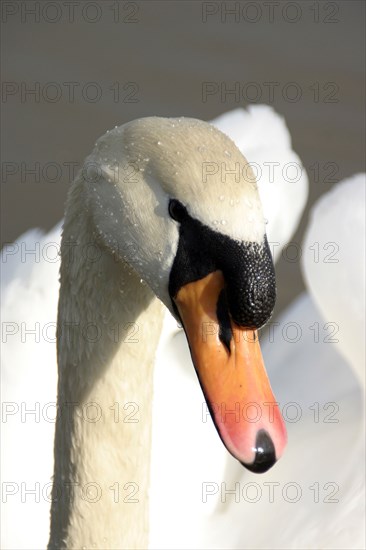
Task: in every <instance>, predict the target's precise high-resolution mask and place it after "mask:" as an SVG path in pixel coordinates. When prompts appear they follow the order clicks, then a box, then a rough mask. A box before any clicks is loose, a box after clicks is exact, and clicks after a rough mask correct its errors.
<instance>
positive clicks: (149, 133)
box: [84, 117, 286, 472]
mask: <svg viewBox="0 0 366 550" xmlns="http://www.w3.org/2000/svg"><path fill="white" fill-rule="evenodd" d="M84 185H85V186H86V196H87V203H88V210H89V212H90V213H91V216H92V220H93V224H94V226H95V228H96V231H97V233H98V234H99V237H100V238H101V239H102V240H103V242H104V243H105V245H106V246H107V247H108V248H109V249H110V250H111V251H112V252H113V254H115V255H117V257H119V258H120V259H121V260H123V261H124V262H127V263H128V264H129V265H130V266H132V268H133V269H134V270H135V271H136V272H137V274H138V275H139V276H140V277H141V278H142V279H144V280H145V281H146V282H147V284H148V285H149V286H150V288H151V289H152V290H153V292H154V293H155V294H156V296H157V297H158V298H159V299H160V300H161V301H162V302H163V303H164V304H165V306H166V307H167V308H168V309H169V310H170V312H171V313H172V315H173V316H175V318H176V319H177V320H179V321H180V322H181V323H182V325H183V328H184V330H185V333H186V336H187V339H188V343H189V347H190V350H191V355H192V360H193V363H194V366H195V369H196V372H197V375H198V378H199V381H200V384H201V387H202V389H203V392H204V395H205V398H206V401H207V404H208V407H209V409H210V411H211V414H212V417H213V420H214V423H215V426H216V428H217V430H218V433H219V435H220V437H221V439H222V440H223V442H224V444H225V445H226V447H227V448H228V450H229V451H230V452H231V453H232V454H233V455H234V456H235V457H236V458H238V460H240V462H242V463H243V464H244V465H245V466H246V467H247V468H249V469H250V470H252V471H256V472H262V471H266V470H267V469H268V468H269V467H271V466H272V465H273V464H274V463H275V462H276V460H277V459H278V458H279V457H280V456H281V454H282V452H283V449H284V446H285V444H286V431H285V427H284V423H283V420H282V417H281V415H280V413H279V410H278V407H277V405H276V402H275V398H274V397H273V394H272V391H271V388H270V384H269V381H268V378H267V376H266V372H265V368H264V365H263V361H262V356H261V352H260V348H259V343H258V334H257V329H259V328H260V327H261V326H263V325H264V324H265V323H266V322H267V321H268V319H269V317H270V315H271V313H272V311H273V308H274V303H275V292H276V289H275V277H274V268H273V263H272V258H271V254H270V251H269V247H268V243H267V239H266V233H265V220H264V217H263V212H262V207H261V203H260V199H259V195H258V190H257V185H256V183H255V178H254V175H253V173H252V172H251V169H250V166H249V165H248V163H247V161H246V159H245V158H244V157H243V155H242V153H241V152H240V151H239V150H238V149H237V147H236V146H235V144H234V143H233V142H232V141H231V140H230V139H229V138H228V137H227V136H226V135H224V134H223V133H221V132H220V131H219V130H217V129H216V128H214V127H213V126H211V125H210V124H208V123H205V122H202V121H199V120H195V119H191V118H177V119H175V118H170V119H165V118H158V117H149V118H143V119H139V120H136V121H133V122H130V123H127V124H125V125H123V126H121V127H118V128H115V129H114V130H112V131H110V132H108V133H107V134H105V135H104V136H103V137H101V138H100V139H99V140H98V141H97V143H96V145H95V149H94V151H93V152H92V154H91V155H90V156H89V157H88V158H87V160H86V163H85V167H84Z"/></svg>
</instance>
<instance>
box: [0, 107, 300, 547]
mask: <svg viewBox="0 0 366 550" xmlns="http://www.w3.org/2000/svg"><path fill="white" fill-rule="evenodd" d="M236 114H237V118H236V119H235V120H236V121H237V122H236V124H237V127H238V128H240V127H241V125H242V124H243V128H242V130H244V129H245V131H243V134H244V133H248V135H249V134H250V133H251V132H252V131H253V132H254V129H255V128H261V127H265V124H266V123H267V124H266V125H267V126H268V127H270V128H271V129H273V128H276V131H277V135H276V133H275V132H273V136H272V134H271V133H269V132H268V131H267V132H262V133H261V135H262V136H266V137H265V138H263V137H260V135H258V134H254V135H255V138H254V139H253V143H255V142H256V146H253V143H250V144H247V148H248V150H250V153H249V154H248V158H249V159H250V161H251V162H257V163H258V165H259V163H260V162H261V159H264V162H265V161H266V160H267V159H268V158H270V159H271V158H272V157H268V155H267V154H266V150H267V151H270V147H274V146H276V149H277V153H278V156H277V158H281V159H282V158H283V159H284V161H283V162H284V164H286V163H288V162H293V163H297V166H298V167H300V168H301V163H300V161H299V160H298V157H296V155H295V154H294V153H293V152H292V151H291V149H290V148H289V147H290V145H289V137H288V132H287V130H286V128H285V126H284V125H283V122H282V121H280V119H279V117H277V116H276V115H274V114H273V112H272V110H271V109H270V108H268V107H265V106H263V107H253V108H251V109H250V110H249V112H248V113H246V114H245V116H244V118H243V120H240V117H241V116H242V113H241V112H240V111H238V112H237V113H236ZM232 121H233V124H232V129H233V133H235V132H237V130H236V128H235V127H234V126H235V124H234V119H232ZM222 123H225V119H223V120H221V121H217V122H216V124H217V125H218V126H219V127H220V124H222ZM225 130H226V131H227V132H228V133H230V128H225ZM249 130H250V131H249ZM261 168H262V174H261V177H259V178H258V185H259V190H260V193H261V198H262V201H263V202H264V203H265V204H266V199H265V198H266V197H267V196H271V195H272V196H273V194H274V188H276V189H278V195H277V196H278V197H281V195H282V199H280V200H278V201H276V202H274V201H273V200H272V201H268V200H267V207H266V206H265V215H266V217H267V218H268V219H269V225H268V228H269V235H270V240H271V239H273V240H274V241H275V242H281V245H282V244H284V242H286V240H288V239H289V238H290V237H291V234H290V233H287V235H286V233H285V234H283V233H281V231H282V232H283V231H286V228H285V229H284V228H283V226H282V223H283V222H282V221H281V220H282V219H283V215H282V212H281V211H280V209H279V208H280V202H281V200H282V201H283V199H285V198H286V193H287V191H288V188H289V185H288V182H286V181H284V178H283V177H282V181H281V172H280V174H279V175H278V174H276V176H277V177H276V182H275V183H274V182H273V181H272V180H271V179H270V178H268V176H267V173H268V170H269V167H268V164H267V165H266V164H264V165H263V164H262V166H261ZM277 168H278V165H276V166H275V170H276V169H277ZM280 168H281V170H282V168H283V165H281V167H280ZM272 169H273V167H272ZM266 170H267V172H266ZM281 186H282V187H281ZM290 187H291V189H292V188H296V189H297V200H296V201H294V204H293V208H292V212H291V214H292V215H293V216H287V218H288V219H293V221H292V222H291V224H292V225H291V227H292V229H291V227H287V231H291V230H293V229H294V228H295V226H296V223H297V218H298V213H300V212H301V210H302V208H303V205H304V202H305V200H306V188H307V180H306V174H305V172H303V173H302V174H301V178H300V179H298V181H296V182H295V183H294V184H293V185H292V186H290ZM272 189H273V190H272ZM271 231H272V235H273V236H272V237H271ZM58 232H59V230H58V229H56V230H55V232H54V233H53V234H50V235H49V236H48V237H47V238H44V240H43V241H41V246H40V250H45V249H47V252H46V254H48V251H49V247H48V245H49V243H52V242H55V243H57V242H58V239H59V237H58ZM282 235H284V236H282ZM27 237H28V239H29V241H30V242H31V241H32V240H33V241H36V240H39V238H38V235H35V234H28V235H27ZM23 241H24V239H23ZM23 244H24V242H23ZM46 245H47V246H46ZM24 248H25V249H26V247H24ZM277 251H278V248H277V249H275V250H274V252H275V253H276V252H277ZM51 256H52V247H51ZM8 259H9V257H8ZM10 259H11V256H10ZM7 267H9V264H8V266H7ZM22 267H23V268H24V267H27V264H26V265H25V266H24V265H23V266H22V265H16V266H13V268H14V270H15V272H16V274H15V276H14V278H13V281H12V283H13V284H12V285H11V286H12V287H13V289H12V290H13V292H14V293H17V294H18V295H19V280H22V279H21V278H22V276H23V275H24V273H21V271H22V269H21V268H22ZM57 267H58V265H57V263H56V262H55V263H50V261H49V262H45V261H43V263H42V262H40V265H35V267H34V270H33V273H34V274H35V275H36V276H37V280H38V281H39V283H38V286H39V290H37V289H34V290H35V295H36V296H39V304H40V303H41V302H42V301H43V300H44V299H45V292H47V298H46V300H45V301H46V302H48V303H49V312H47V310H45V312H44V317H43V318H40V319H39V318H38V317H36V319H37V320H40V324H41V326H42V327H44V326H46V325H47V323H49V324H50V325H51V324H52V322H53V320H54V313H53V311H54V309H55V296H56V291H55V289H57V276H56V272H57ZM37 269H38V272H37ZM41 269H42V271H43V272H44V273H45V275H44V277H46V280H47V281H49V282H52V285H49V287H48V288H45V287H44V284H43V281H44V277H43V278H42V271H40V270H41ZM8 272H9V270H8ZM23 272H24V270H23ZM33 277H34V275H33ZM17 283H18V286H17ZM20 286H21V285H20ZM27 292H29V290H28V289H27V288H25V289H24V290H23V294H24V296H25V297H27V296H26V295H27ZM13 296H14V294H13ZM27 299H28V302H29V297H27ZM14 302H15V300H14V298H13V303H14ZM23 302H25V300H23ZM8 304H9V300H8ZM10 304H11V305H12V302H11V300H10ZM33 307H39V306H38V305H37V304H36V305H35V304H33ZM39 309H42V308H41V307H40V308H39ZM9 310H10V311H12V314H13V316H10V318H11V319H14V315H16V313H17V312H18V310H17V311H16V312H14V309H13V310H11V308H8V312H9ZM23 314H24V311H23ZM30 315H31V314H30ZM8 318H9V317H8ZM15 318H16V317H15ZM10 328H11V327H10ZM50 328H51V330H52V327H50ZM9 330H10V329H9ZM19 336H20V335H19ZM47 338H48V343H49V344H50V345H49V346H48V349H46V348H47V346H44V345H43V346H40V345H39V344H38V345H37V346H33V347H34V350H38V349H39V351H41V354H42V355H41V357H43V359H44V360H45V365H47V362H49V364H50V365H52V364H53V363H54V359H53V347H52V336H50V335H49V334H48V335H47ZM9 340H10V342H9V343H10V344H11V338H10V337H9ZM28 340H29V339H28ZM28 340H27V345H28ZM13 342H14V337H13ZM9 347H10V349H11V351H14V348H15V347H16V346H14V345H13V346H11V345H10V346H9ZM31 348H32V344H31V345H30V347H29V345H28V349H31ZM19 351H20V348H19V346H18V353H19ZM38 353H39V352H38ZM41 362H42V361H40V363H41ZM38 367H40V365H38ZM12 374H13V375H14V377H13V382H14V385H13V388H14V390H15V388H16V386H17V384H19V382H18V376H17V373H16V372H13V373H12V372H11V371H10V372H9V371H7V377H8V378H9V377H11V376H12ZM45 374H46V376H48V377H49V378H51V379H52V378H54V373H53V371H52V370H51V371H50V370H47V369H46V370H45V371H44V373H43V376H44V375H45ZM32 377H33V373H32V374H30V376H28V380H29V387H30V386H31V382H32ZM10 386H11V384H10ZM49 386H51V384H50V385H49ZM192 387H193V386H192ZM27 389H28V388H27V387H25V388H24V390H25V391H24V390H23V395H22V398H21V401H23V402H24V403H25V404H26V403H27V396H28V401H29V395H28V394H27ZM37 390H38V392H39V393H38V401H39V403H41V404H47V403H49V402H50V398H49V397H47V396H50V393H49V390H48V387H47V382H46V383H45V384H44V386H42V384H39V387H38V388H37ZM16 393H17V392H16V390H15V393H14V394H16ZM14 394H13V395H14ZM9 396H10V399H8V401H11V396H12V394H11V391H10V392H9V393H8V397H9ZM17 397H18V398H19V392H18V394H17ZM51 399H52V395H51ZM35 400H36V398H35V399H34V401H35ZM51 404H52V401H51ZM123 405H124V403H121V406H122V407H123ZM51 410H52V412H54V411H53V409H51ZM52 412H51V413H50V408H47V409H46V410H45V411H44V410H41V418H42V415H43V416H45V417H46V418H45V420H46V421H45V422H43V427H48V428H49V432H50V433H51V432H52V429H53V424H52ZM129 412H130V409H128V410H127V412H126V413H124V415H125V416H126V415H127V413H129ZM13 414H14V413H13ZM186 414H187V415H188V414H189V411H187V413H186ZM9 420H12V412H11V411H10V412H9V411H8V421H9ZM6 427H9V428H11V426H10V424H9V426H7V425H6ZM37 427H38V428H41V426H40V425H38V426H37ZM23 428H27V430H23V434H22V435H23V436H24V440H23V441H24V442H25V446H24V448H25V449H27V448H28V449H31V448H32V444H33V440H34V435H33V436H32V437H31V436H30V434H29V424H28V425H27V426H25V425H24V426H23ZM39 431H40V430H39ZM42 433H43V432H42ZM18 435H19V433H18ZM155 435H156V434H155ZM21 437H22V436H21ZM35 437H37V436H35ZM158 439H159V434H158ZM182 439H183V437H182ZM160 440H161V438H160ZM209 441H210V442H211V443H212V444H213V439H212V440H211V439H209ZM27 443H28V444H27ZM15 444H18V445H19V440H18V441H17V442H15ZM215 444H217V445H218V446H217V450H219V449H220V452H221V455H220V460H225V458H224V457H225V454H224V453H223V452H222V449H221V447H220V446H219V444H218V443H217V436H216V434H215ZM165 447H166V442H165ZM153 451H154V445H153ZM155 454H156V453H155ZM182 454H183V456H184V453H182ZM153 455H154V452H153ZM203 456H204V455H203ZM40 458H41V459H42V460H39V463H38V464H33V466H32V468H33V470H35V471H37V467H39V470H38V472H39V476H37V475H36V476H35V477H32V478H31V479H35V480H37V479H41V480H42V479H44V477H42V474H41V473H42V469H41V468H40V465H42V463H43V461H45V462H47V458H46V456H43V455H42V456H41V457H40ZM153 458H154V456H153ZM213 458H214V457H211V456H210V460H212V459H213ZM201 460H202V462H203V460H204V459H203V458H202V459H201ZM153 463H154V460H153ZM205 463H206V465H207V459H206V460H205ZM17 466H18V469H19V470H20V469H23V471H24V464H23V465H19V464H18V465H17ZM155 467H156V461H155ZM155 477H158V476H155ZM26 478H27V476H25V479H26ZM15 479H17V478H15ZM23 479H24V478H23ZM153 479H154V466H153ZM15 485H16V486H14V487H10V488H9V495H8V506H9V505H10V506H11V505H12V499H11V497H12V493H11V491H12V490H14V493H16V491H17V488H18V489H19V487H18V486H17V485H18V484H15ZM19 485H20V483H19ZM121 487H123V486H122V485H121ZM41 488H42V487H41ZM155 494H156V491H155ZM18 496H19V491H18ZM47 496H48V495H47ZM122 496H125V495H122ZM178 500H179V499H178ZM188 502H189V501H188ZM35 504H37V506H35V509H37V510H38V508H40V507H42V504H43V506H44V502H43V503H42V497H41V502H37V503H35ZM46 506H47V502H46ZM206 508H207V507H206ZM15 509H17V504H15ZM18 509H19V506H18ZM27 509H28V510H29V498H28V499H27ZM154 513H155V514H156V510H155V512H154ZM37 515H39V514H37ZM27 516H28V518H29V519H28V521H30V522H32V523H34V522H35V521H37V518H34V517H32V514H30V515H29V514H26V516H25V518H24V520H25V523H26V521H27ZM29 532H31V529H29ZM17 535H18V537H19V538H18V541H21V540H22V533H21V532H19V530H18V532H17ZM29 539H30V534H29V533H27V536H26V541H27V545H29ZM12 540H14V533H13V539H12ZM13 544H14V543H13ZM23 544H24V543H23ZM43 544H44V543H43ZM20 545H21V542H19V543H17V542H15V544H14V547H20ZM8 546H9V545H8ZM39 546H40V544H39V543H38V547H39ZM35 547H37V543H35Z"/></svg>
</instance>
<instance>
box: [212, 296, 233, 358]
mask: <svg viewBox="0 0 366 550" xmlns="http://www.w3.org/2000/svg"><path fill="white" fill-rule="evenodd" d="M216 315H217V320H218V322H219V338H220V340H221V342H222V343H223V344H224V346H225V347H226V349H227V350H228V352H229V355H230V353H231V349H230V342H231V339H232V337H233V331H232V328H231V323H230V316H229V308H228V304H227V299H226V292H225V289H222V290H221V292H220V294H219V299H218V300H217V306H216Z"/></svg>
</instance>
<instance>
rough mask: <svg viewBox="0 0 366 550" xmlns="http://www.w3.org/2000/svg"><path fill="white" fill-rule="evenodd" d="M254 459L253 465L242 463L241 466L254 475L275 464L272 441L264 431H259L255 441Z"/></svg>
mask: <svg viewBox="0 0 366 550" xmlns="http://www.w3.org/2000/svg"><path fill="white" fill-rule="evenodd" d="M255 449H256V453H255V459H254V462H253V464H246V463H245V462H242V464H243V466H245V468H247V469H248V470H250V471H251V472H254V473H256V474H262V473H263V472H266V471H267V470H269V469H270V468H272V466H273V465H274V464H275V463H276V452H275V448H274V445H273V441H272V439H271V438H270V436H269V434H268V433H267V432H266V431H265V430H259V432H258V434H257V438H256V441H255Z"/></svg>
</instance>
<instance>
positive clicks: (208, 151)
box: [84, 117, 265, 314]
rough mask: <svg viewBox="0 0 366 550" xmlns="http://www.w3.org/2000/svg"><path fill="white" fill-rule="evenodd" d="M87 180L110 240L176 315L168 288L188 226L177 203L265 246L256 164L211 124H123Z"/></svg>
mask: <svg viewBox="0 0 366 550" xmlns="http://www.w3.org/2000/svg"><path fill="white" fill-rule="evenodd" d="M84 178H85V179H86V182H87V185H88V188H89V193H88V195H89V204H90V206H91V210H92V212H93V217H94V220H95V224H96V227H97V228H98V230H99V231H100V234H101V236H102V238H103V239H104V241H105V242H106V243H107V244H108V243H109V244H110V246H112V248H116V249H117V253H118V254H121V255H122V257H123V258H124V259H125V260H126V261H127V262H128V263H129V264H130V265H132V266H133V267H134V268H135V269H136V270H137V272H138V273H139V274H140V275H141V277H142V278H144V279H145V280H146V281H147V282H148V284H149V285H150V286H151V288H152V290H153V291H154V292H155V294H156V295H157V296H158V297H159V298H160V299H161V300H162V301H163V302H164V303H165V305H167V307H168V308H169V309H170V310H171V311H172V308H171V302H170V297H169V294H168V284H169V275H170V272H171V269H172V266H173V262H174V259H175V257H176V253H177V249H178V242H179V227H180V224H179V222H178V221H177V220H175V219H173V217H172V215H171V214H170V213H169V204H170V201H172V200H175V201H179V203H180V204H181V205H183V206H184V208H185V209H186V211H187V212H188V214H189V216H190V217H191V218H192V219H194V220H197V221H198V222H200V223H201V224H202V225H203V226H204V227H206V228H208V229H210V230H211V231H212V232H215V233H218V234H220V235H223V236H225V237H228V238H229V239H230V240H232V241H234V242H236V243H257V244H258V245H262V244H263V242H264V236H265V222H264V218H263V213H262V207H261V203H260V199H259V195H258V190H257V184H256V182H255V177H254V175H253V172H252V170H251V168H250V165H249V164H248V163H247V161H246V159H245V157H244V156H243V155H242V153H241V152H240V151H239V149H238V148H237V147H236V145H235V144H234V143H233V141H231V139H230V138H229V137H227V136H226V135H225V134H223V133H222V132H220V131H219V130H217V129H216V128H215V127H213V126H212V125H210V124H208V123H206V122H203V121H200V120H196V119H192V118H159V117H148V118H143V119H138V120H135V121H132V122H130V123H127V124H125V125H123V126H121V127H116V128H115V129H113V130H111V131H109V132H107V133H106V134H105V135H104V136H102V137H101V138H100V139H99V140H98V141H97V142H96V144H95V148H94V151H93V152H92V154H91V155H90V156H89V157H88V159H87V161H86V164H85V168H84ZM172 313H173V314H174V312H173V311H172Z"/></svg>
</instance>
